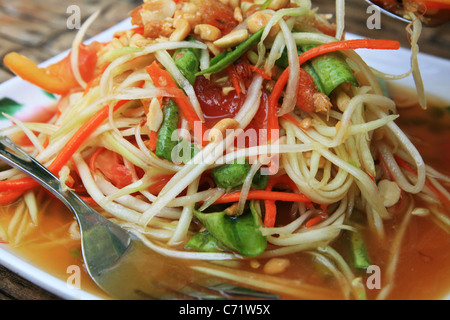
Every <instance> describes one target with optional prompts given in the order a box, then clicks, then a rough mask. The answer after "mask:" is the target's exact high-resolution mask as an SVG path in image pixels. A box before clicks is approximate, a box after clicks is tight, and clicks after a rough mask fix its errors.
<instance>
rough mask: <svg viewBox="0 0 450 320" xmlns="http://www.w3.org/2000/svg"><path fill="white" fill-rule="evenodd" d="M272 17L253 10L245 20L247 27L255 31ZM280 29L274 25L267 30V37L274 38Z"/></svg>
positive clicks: (252, 31)
mask: <svg viewBox="0 0 450 320" xmlns="http://www.w3.org/2000/svg"><path fill="white" fill-rule="evenodd" d="M271 18H272V15H270V14H268V13H264V12H260V11H258V12H255V13H253V14H252V15H251V16H250V17H249V18H248V21H247V26H248V29H249V31H250V32H251V33H256V32H257V31H258V30H259V29H261V28H264V27H265V26H266V25H267V23H268V22H269V20H270V19H271ZM280 30H281V28H280V26H279V25H278V24H276V25H274V26H273V27H272V28H271V29H270V32H269V35H268V38H269V39H271V38H274V37H275V36H276V35H277V34H278V32H279V31H280Z"/></svg>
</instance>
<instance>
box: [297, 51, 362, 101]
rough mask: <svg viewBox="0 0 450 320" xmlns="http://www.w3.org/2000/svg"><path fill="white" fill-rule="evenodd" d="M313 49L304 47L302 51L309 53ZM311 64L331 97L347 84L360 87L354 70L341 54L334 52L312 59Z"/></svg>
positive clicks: (324, 91) (324, 89)
mask: <svg viewBox="0 0 450 320" xmlns="http://www.w3.org/2000/svg"><path fill="white" fill-rule="evenodd" d="M312 47H314V46H312V45H310V46H303V47H302V50H303V51H307V50H308V49H310V48H312ZM310 63H311V66H312V68H313V69H314V71H315V73H316V74H317V77H318V79H320V83H321V84H322V88H323V93H325V94H326V95H330V93H331V92H332V91H333V90H334V89H336V88H337V87H338V86H339V85H341V84H342V83H345V82H349V83H351V84H353V85H355V86H358V81H357V80H356V78H355V75H354V74H353V72H352V69H351V68H350V66H349V65H348V64H347V62H346V61H345V60H344V59H343V58H342V56H341V55H340V54H339V53H336V52H332V53H327V54H324V55H321V56H318V57H316V58H313V59H311V61H310Z"/></svg>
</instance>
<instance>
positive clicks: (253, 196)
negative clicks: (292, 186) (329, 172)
mask: <svg viewBox="0 0 450 320" xmlns="http://www.w3.org/2000/svg"><path fill="white" fill-rule="evenodd" d="M240 195H241V192H240V191H238V192H233V193H228V194H225V195H223V196H221V197H220V198H219V199H217V200H216V202H214V204H220V203H230V202H238V201H239V197H240ZM247 199H248V200H273V201H287V202H310V201H311V200H310V199H308V197H306V196H305V195H303V194H299V193H288V192H277V191H266V190H250V191H249V193H248V197H247Z"/></svg>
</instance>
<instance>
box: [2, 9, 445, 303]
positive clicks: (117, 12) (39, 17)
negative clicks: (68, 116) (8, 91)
mask: <svg viewBox="0 0 450 320" xmlns="http://www.w3.org/2000/svg"><path fill="white" fill-rule="evenodd" d="M312 1H313V5H314V6H315V7H318V8H320V10H319V12H321V13H331V14H333V13H334V11H335V9H334V1H332V0H312ZM141 3H142V0H45V1H40V0H13V1H11V0H0V61H3V56H4V55H5V54H6V53H8V52H11V51H16V52H19V53H21V54H23V55H25V56H27V57H29V58H30V59H32V60H33V61H35V62H37V63H40V62H43V61H45V60H47V59H49V58H51V57H53V56H55V55H56V54H58V53H60V52H62V51H65V50H67V49H69V48H70V47H71V44H72V40H73V38H74V36H75V34H76V32H77V30H76V29H74V30H70V29H68V28H67V20H68V18H69V16H70V13H67V9H68V8H69V6H72V5H76V6H78V7H79V8H80V9H81V12H80V13H81V20H82V21H85V20H86V19H87V17H89V16H90V15H91V14H92V13H94V12H95V11H97V10H99V9H101V10H102V12H101V15H100V17H99V18H98V19H97V20H96V21H95V22H94V24H93V25H92V26H91V28H90V29H89V31H88V32H87V35H86V39H87V38H90V37H92V36H94V35H96V34H98V33H100V32H102V31H103V30H105V29H107V28H109V27H111V26H113V25H115V24H117V23H118V22H120V21H122V20H124V19H126V18H127V17H128V13H129V12H130V11H131V10H132V9H133V8H135V7H136V6H138V5H140V4H141ZM367 8H368V4H367V3H366V2H365V1H364V0H346V31H347V32H350V33H354V34H359V35H361V36H365V37H370V38H377V39H391V40H398V41H400V43H401V44H402V46H403V47H406V48H409V43H408V40H407V37H406V30H405V28H406V24H405V23H403V22H400V21H396V20H393V19H390V18H388V17H386V16H384V15H382V16H381V28H380V29H373V30H369V29H368V28H367V26H366V22H367V19H368V18H369V16H370V15H369V14H367V13H366V10H367ZM419 45H420V50H421V52H423V53H428V54H431V55H434V56H438V57H442V58H445V59H450V24H447V25H445V26H441V27H438V28H424V30H423V33H422V37H421V39H420V42H419ZM12 77H13V74H12V73H10V72H9V71H8V70H7V69H6V68H5V67H4V65H3V63H2V62H1V63H0V83H1V82H3V81H6V80H8V79H10V78H12ZM52 298H57V297H54V296H53V295H52V294H50V293H48V292H46V291H44V290H42V289H40V288H38V287H36V286H34V285H33V284H31V283H29V282H28V281H26V280H24V279H22V278H21V277H20V276H18V275H16V274H14V273H12V272H10V271H9V270H7V269H6V268H4V267H2V266H0V300H3V299H37V300H40V299H52Z"/></svg>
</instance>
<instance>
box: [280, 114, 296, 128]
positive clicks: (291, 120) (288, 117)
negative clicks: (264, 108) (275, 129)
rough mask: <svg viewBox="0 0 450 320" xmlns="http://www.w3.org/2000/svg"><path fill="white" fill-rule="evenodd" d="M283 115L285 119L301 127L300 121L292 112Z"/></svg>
mask: <svg viewBox="0 0 450 320" xmlns="http://www.w3.org/2000/svg"><path fill="white" fill-rule="evenodd" d="M281 117H282V118H283V119H284V120H287V121H289V122H290V123H292V124H294V125H296V126H297V127H300V122H299V121H298V120H297V119H295V118H294V117H293V116H291V115H290V114H288V113H286V114H283V115H282V116H281Z"/></svg>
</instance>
